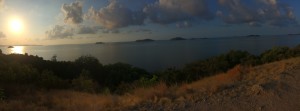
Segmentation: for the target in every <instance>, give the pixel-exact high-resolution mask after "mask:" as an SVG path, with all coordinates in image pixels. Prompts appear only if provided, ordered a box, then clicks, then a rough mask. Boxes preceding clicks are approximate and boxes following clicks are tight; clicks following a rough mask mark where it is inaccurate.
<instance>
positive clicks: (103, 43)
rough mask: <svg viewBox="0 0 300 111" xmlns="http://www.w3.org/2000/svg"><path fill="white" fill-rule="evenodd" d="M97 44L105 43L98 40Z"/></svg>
mask: <svg viewBox="0 0 300 111" xmlns="http://www.w3.org/2000/svg"><path fill="white" fill-rule="evenodd" d="M96 44H104V43H103V42H96Z"/></svg>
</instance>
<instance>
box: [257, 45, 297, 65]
mask: <svg viewBox="0 0 300 111" xmlns="http://www.w3.org/2000/svg"><path fill="white" fill-rule="evenodd" d="M293 56H294V54H293V52H292V50H290V48H288V47H274V48H272V49H270V50H267V51H265V52H264V53H262V54H261V55H260V58H261V62H262V63H269V62H273V61H278V60H282V59H287V58H290V57H293Z"/></svg>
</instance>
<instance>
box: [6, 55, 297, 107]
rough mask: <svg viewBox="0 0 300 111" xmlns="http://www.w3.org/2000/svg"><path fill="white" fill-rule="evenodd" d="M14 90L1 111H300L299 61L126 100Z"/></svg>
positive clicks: (240, 70)
mask: <svg viewBox="0 0 300 111" xmlns="http://www.w3.org/2000/svg"><path fill="white" fill-rule="evenodd" d="M15 89H16V90H15V91H9V92H10V93H8V98H7V99H6V100H4V101H0V110H1V111H18V110H24V111H103V110H104V111H105V110H117V111H119V110H122V111H126V110H128V111H140V110H144V111H168V110H176V111H199V110H213V111H224V110H228V111H240V110H254V111H260V110H263V111H300V95H299V94H300V58H293V59H289V60H283V61H279V62H274V63H270V64H265V65H261V66H257V67H243V66H236V67H235V68H233V69H231V70H229V71H228V72H226V73H223V74H218V75H215V76H211V77H207V78H205V79H202V80H199V81H196V82H193V83H190V84H185V85H180V86H172V87H168V86H167V85H165V84H164V83H161V84H158V85H156V86H153V87H148V88H138V89H135V90H133V91H131V92H130V93H127V94H124V95H111V94H107V95H104V94H91V93H84V92H76V91H72V90H35V89H31V88H29V87H28V86H24V87H21V86H20V87H17V88H15Z"/></svg>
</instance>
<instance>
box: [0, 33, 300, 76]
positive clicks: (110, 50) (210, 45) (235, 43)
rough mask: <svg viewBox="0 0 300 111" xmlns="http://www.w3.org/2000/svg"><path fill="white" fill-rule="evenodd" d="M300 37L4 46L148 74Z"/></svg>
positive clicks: (293, 43) (294, 42) (286, 43)
mask: <svg viewBox="0 0 300 111" xmlns="http://www.w3.org/2000/svg"><path fill="white" fill-rule="evenodd" d="M298 44H300V36H269V37H256V38H254V37H253V38H251V37H250V38H247V37H240V38H218V39H217V38H214V39H199V40H184V41H155V42H144V43H137V42H126V43H105V44H98V45H96V44H83V45H55V46H15V47H14V48H12V49H9V48H7V46H1V47H0V48H1V50H2V51H3V53H6V54H10V53H23V54H24V53H25V52H26V53H28V54H30V55H38V56H40V57H43V58H44V59H46V60H50V59H51V57H52V56H53V55H57V59H58V60H60V61H74V60H75V59H76V58H78V57H80V56H82V55H92V56H94V57H97V58H98V59H99V61H100V62H101V63H102V64H112V63H116V62H124V63H129V64H131V65H133V66H136V67H140V68H144V69H146V70H148V71H156V70H162V69H166V68H168V67H181V66H183V65H184V64H187V63H190V62H193V61H196V60H201V59H206V58H209V57H212V56H217V55H219V54H222V53H226V52H228V51H229V50H246V51H248V52H250V53H252V54H260V53H262V52H263V51H265V50H267V49H270V48H272V47H276V46H289V47H294V46H296V45H298Z"/></svg>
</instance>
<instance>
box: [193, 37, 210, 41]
mask: <svg viewBox="0 0 300 111" xmlns="http://www.w3.org/2000/svg"><path fill="white" fill-rule="evenodd" d="M199 39H208V38H205V37H204V38H191V39H190V40H199Z"/></svg>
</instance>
